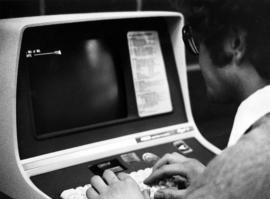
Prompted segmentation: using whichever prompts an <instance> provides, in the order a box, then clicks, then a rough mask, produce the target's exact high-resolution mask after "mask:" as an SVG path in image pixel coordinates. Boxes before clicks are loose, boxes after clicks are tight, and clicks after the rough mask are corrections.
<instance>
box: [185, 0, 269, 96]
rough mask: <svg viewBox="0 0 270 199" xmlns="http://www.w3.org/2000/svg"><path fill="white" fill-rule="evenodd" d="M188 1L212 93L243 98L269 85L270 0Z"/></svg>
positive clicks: (212, 94) (203, 71)
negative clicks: (267, 83)
mask: <svg viewBox="0 0 270 199" xmlns="http://www.w3.org/2000/svg"><path fill="white" fill-rule="evenodd" d="M188 2H189V3H190V4H191V5H190V9H191V11H190V13H191V16H190V17H189V18H188V23H189V24H190V25H191V27H192V28H193V32H194V33H195V38H197V40H198V42H197V43H199V44H200V55H199V62H200V65H201V69H202V73H203V75H204V78H205V81H206V85H207V91H208V94H209V96H210V97H211V98H214V100H218V101H224V100H230V99H233V98H242V99H243V98H244V97H247V95H249V94H251V93H252V92H254V90H255V89H258V88H259V87H262V86H263V85H265V84H266V82H268V81H269V80H270V23H269V21H270V12H269V10H270V0H188ZM246 80H249V81H246ZM246 88H248V89H246ZM244 90H245V91H244ZM240 91H242V92H244V93H241V92H240ZM239 92H240V94H239ZM238 95H243V96H238ZM242 99H241V100H242Z"/></svg>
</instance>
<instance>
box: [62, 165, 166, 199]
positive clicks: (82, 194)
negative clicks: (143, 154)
mask: <svg viewBox="0 0 270 199" xmlns="http://www.w3.org/2000/svg"><path fill="white" fill-rule="evenodd" d="M151 173H152V169H151V168H145V169H142V170H138V171H133V172H131V173H130V174H129V175H130V176H131V177H132V178H133V179H134V180H135V181H136V183H137V184H138V185H139V187H140V190H141V191H143V190H146V189H147V190H149V191H150V198H151V199H152V198H154V193H155V192H156V191H157V190H158V189H160V188H163V186H153V187H149V186H147V185H146V184H144V183H143V181H144V179H146V178H147V177H148V176H149V175H150V174H151ZM89 187H91V185H90V184H86V185H83V186H79V187H77V188H71V189H67V190H64V191H63V192H62V193H61V195H60V197H61V198H62V199H87V197H86V191H87V189H88V188H89Z"/></svg>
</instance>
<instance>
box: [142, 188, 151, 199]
mask: <svg viewBox="0 0 270 199" xmlns="http://www.w3.org/2000/svg"><path fill="white" fill-rule="evenodd" d="M142 194H143V197H144V199H150V191H149V189H145V190H143V192H142Z"/></svg>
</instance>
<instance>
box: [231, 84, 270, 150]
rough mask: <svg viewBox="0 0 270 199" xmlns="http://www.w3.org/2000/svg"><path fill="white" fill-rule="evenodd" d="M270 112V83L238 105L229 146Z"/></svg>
mask: <svg viewBox="0 0 270 199" xmlns="http://www.w3.org/2000/svg"><path fill="white" fill-rule="evenodd" d="M269 112H270V85H268V86H265V87H264V88H262V89H259V90H257V91H256V92H255V93H253V94H252V95H250V96H249V97H248V98H247V99H245V100H244V101H243V102H242V103H241V104H240V106H239V107H238V110H237V113H236V115H235V118H234V123H233V127H232V131H231V135H230V139H229V143H228V146H232V145H234V144H235V143H236V142H237V141H238V140H239V139H240V137H241V136H242V135H243V134H244V133H245V132H246V131H247V130H248V129H249V128H250V127H251V126H252V125H253V124H254V123H255V122H256V121H257V120H258V119H260V118H261V117H263V116H264V115H265V114H267V113H269Z"/></svg>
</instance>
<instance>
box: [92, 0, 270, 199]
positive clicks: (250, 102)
mask: <svg viewBox="0 0 270 199" xmlns="http://www.w3.org/2000/svg"><path fill="white" fill-rule="evenodd" d="M188 2H191V9H192V10H193V12H192V13H193V16H192V18H191V19H190V24H191V27H193V28H194V30H193V31H194V33H196V36H197V38H198V41H197V44H199V47H197V48H198V49H196V45H195V44H196V42H191V41H192V40H194V38H193V37H191V36H190V34H189V35H188V36H187V38H186V39H189V40H190V41H189V42H186V43H188V44H189V45H190V47H191V49H193V51H194V52H195V53H197V54H198V52H199V64H200V66H201V70H202V74H203V76H204V79H205V82H206V86H207V93H208V96H209V98H211V99H212V100H215V101H228V100H236V101H238V102H239V103H241V104H240V106H239V108H238V111H237V114H236V117H235V121H234V125H233V129H232V133H231V137H230V140H229V146H230V147H228V148H227V149H226V150H224V151H223V153H222V154H221V155H219V156H217V157H216V158H214V159H213V160H212V161H211V162H210V163H209V164H208V165H207V167H204V166H203V165H202V164H201V163H199V162H198V161H196V160H194V159H189V158H186V157H184V156H182V155H180V154H177V153H174V154H167V155H165V156H164V157H162V158H161V159H160V160H159V161H158V162H157V163H156V164H155V165H154V167H153V173H152V174H151V175H150V176H149V177H148V178H147V179H146V180H145V183H146V184H150V185H151V184H155V183H156V182H158V181H159V180H160V179H162V178H164V177H168V176H173V175H181V176H183V177H185V178H186V179H187V181H188V184H189V186H187V188H186V189H183V190H175V189H162V190H159V191H158V192H156V193H155V198H156V199H159V198H166V199H172V198H178V199H182V198H184V199H204V198H205V199H206V198H207V199H242V198H243V199H266V198H270V161H269V160H270V114H269V113H270V86H269V80H270V23H269V21H270V12H269V10H270V0H201V1H199V0H192V1H191V0H189V1H188ZM189 29H190V27H189ZM185 31H190V30H188V29H185V30H184V33H185ZM189 33H190V32H189ZM194 41H195V40H194ZM103 179H104V180H105V181H106V183H105V181H104V180H103ZM103 179H102V178H101V177H98V176H94V177H93V178H92V179H91V184H92V185H93V187H94V188H90V189H89V190H88V191H87V196H88V198H90V199H98V198H99V199H107V198H108V199H109V198H110V199H124V198H128V199H143V198H149V194H148V193H146V192H144V193H141V192H140V191H139V188H138V186H137V185H136V183H135V182H134V181H133V180H132V179H131V178H130V177H129V176H128V175H127V174H123V173H121V174H119V175H118V176H116V175H115V174H114V173H113V172H111V171H105V172H104V174H103Z"/></svg>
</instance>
